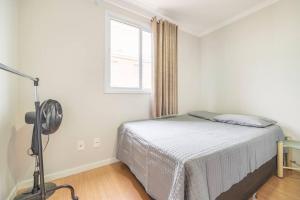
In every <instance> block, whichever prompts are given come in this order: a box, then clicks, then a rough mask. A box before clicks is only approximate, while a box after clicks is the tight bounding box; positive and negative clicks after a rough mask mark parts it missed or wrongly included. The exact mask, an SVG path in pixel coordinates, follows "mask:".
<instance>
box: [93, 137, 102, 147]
mask: <svg viewBox="0 0 300 200" xmlns="http://www.w3.org/2000/svg"><path fill="white" fill-rule="evenodd" d="M100 144H101V139H100V138H94V147H95V148H97V147H100Z"/></svg>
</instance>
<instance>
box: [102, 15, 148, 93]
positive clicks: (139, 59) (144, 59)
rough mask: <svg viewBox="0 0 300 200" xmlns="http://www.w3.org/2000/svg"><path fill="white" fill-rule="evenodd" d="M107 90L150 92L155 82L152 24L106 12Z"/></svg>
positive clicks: (109, 91) (116, 91) (111, 91)
mask: <svg viewBox="0 0 300 200" xmlns="http://www.w3.org/2000/svg"><path fill="white" fill-rule="evenodd" d="M106 29H107V30H106V34H107V35H106V42H107V43H106V46H107V48H106V51H107V53H106V73H105V85H106V86H105V89H106V92H107V93H139V92H141V93H142V92H146V93H147V92H150V91H151V85H152V55H151V53H152V47H151V46H152V45H151V33H150V30H149V29H150V25H142V24H139V23H134V22H133V21H130V20H125V19H124V18H120V17H114V16H113V15H111V14H108V15H107V19H106Z"/></svg>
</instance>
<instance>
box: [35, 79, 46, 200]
mask: <svg viewBox="0 0 300 200" xmlns="http://www.w3.org/2000/svg"><path fill="white" fill-rule="evenodd" d="M38 86H39V79H36V81H34V98H35V102H34V104H35V112H36V115H35V116H36V122H35V123H36V125H37V126H36V127H37V139H38V149H39V152H38V169H39V175H40V192H41V200H45V199H46V190H45V179H44V177H45V174H44V160H43V142H42V127H41V125H42V124H41V119H40V117H41V115H40V100H39V95H38Z"/></svg>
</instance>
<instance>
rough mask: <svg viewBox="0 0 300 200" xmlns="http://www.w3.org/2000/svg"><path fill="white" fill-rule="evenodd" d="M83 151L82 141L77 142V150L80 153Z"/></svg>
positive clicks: (83, 144)
mask: <svg viewBox="0 0 300 200" xmlns="http://www.w3.org/2000/svg"><path fill="white" fill-rule="evenodd" d="M84 149H85V143H84V141H83V140H78V141H77V150H78V151H82V150H84Z"/></svg>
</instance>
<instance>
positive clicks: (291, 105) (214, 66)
mask: <svg viewBox="0 0 300 200" xmlns="http://www.w3.org/2000/svg"><path fill="white" fill-rule="evenodd" d="M299 10H300V1H299V0H281V1H279V2H277V3H275V4H274V5H272V6H270V7H268V8H265V9H263V10H261V11H259V12H257V13H255V14H253V15H251V16H248V17H246V18H244V19H242V20H240V21H239V22H236V23H234V24H232V25H229V26H227V27H225V28H223V29H221V30H218V31H216V32H214V33H212V34H209V35H207V36H205V37H203V38H202V39H201V51H200V52H199V56H200V57H201V72H200V74H199V78H200V79H201V87H200V88H199V92H200V93H201V107H202V108H204V109H207V110H214V111H218V112H236V113H249V114H255V115H262V116H266V117H269V118H272V119H275V120H277V121H278V122H279V124H280V125H281V126H282V127H283V129H284V131H285V133H286V134H287V135H291V136H293V137H294V138H296V139H300V123H299V111H300V89H299V85H300V78H299V75H300V23H299V19H300V12H299Z"/></svg>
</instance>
